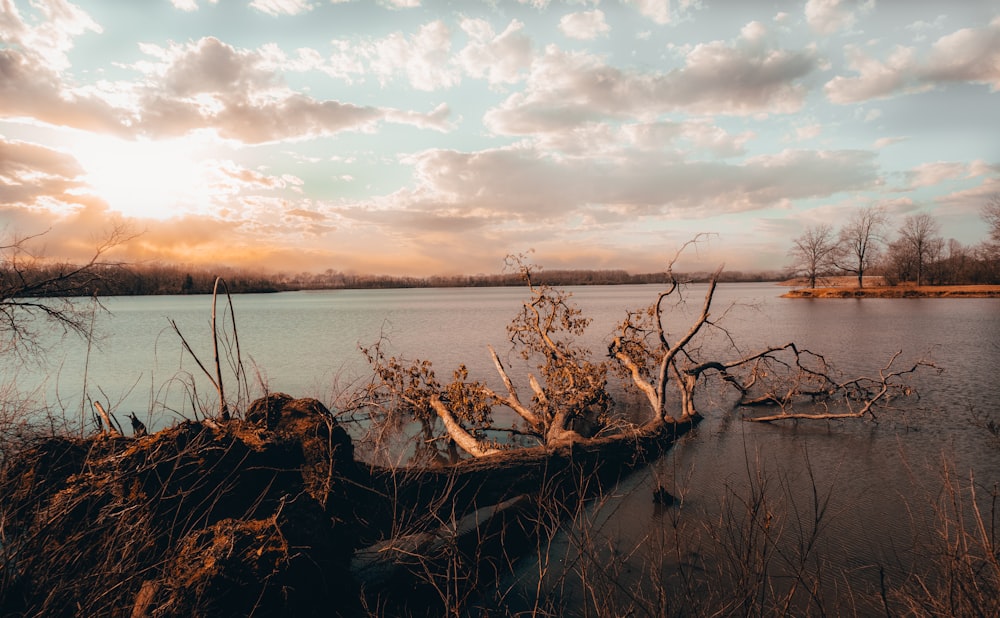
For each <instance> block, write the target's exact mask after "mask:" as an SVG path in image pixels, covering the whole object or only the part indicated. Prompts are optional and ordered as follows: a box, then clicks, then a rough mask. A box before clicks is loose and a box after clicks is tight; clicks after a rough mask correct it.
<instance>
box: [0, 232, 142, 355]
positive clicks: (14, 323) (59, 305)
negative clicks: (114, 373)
mask: <svg viewBox="0 0 1000 618" xmlns="http://www.w3.org/2000/svg"><path fill="white" fill-rule="evenodd" d="M46 233H47V232H43V233H41V234H35V235H30V236H14V237H12V238H11V239H10V240H9V241H7V242H6V243H5V244H3V245H0V352H14V353H15V354H18V355H22V356H23V355H25V354H27V353H30V352H32V351H36V350H37V349H38V336H39V327H40V325H39V323H40V322H41V324H43V325H45V326H49V325H52V326H56V327H60V328H62V329H63V330H65V331H68V332H73V333H76V334H79V335H82V336H85V337H86V336H89V330H90V321H91V319H90V317H91V316H90V312H89V311H88V308H87V307H86V306H85V305H83V304H81V303H79V302H73V301H72V300H71V298H72V297H81V296H82V297H88V296H93V295H94V294H95V292H96V289H97V285H98V283H99V282H100V281H101V280H102V278H103V276H104V274H105V272H106V271H107V270H108V269H109V268H110V267H112V266H120V264H119V263H112V262H108V261H105V260H104V257H105V255H106V254H107V253H108V252H109V251H110V250H111V249H113V248H114V247H116V246H118V245H120V244H122V243H124V242H126V241H127V240H128V239H129V238H131V234H130V232H129V230H128V229H127V228H125V227H123V226H120V225H116V226H115V227H113V228H112V229H111V231H110V232H108V233H107V235H106V236H105V237H104V238H103V239H102V240H100V241H98V242H96V243H95V246H94V250H93V252H92V253H91V255H90V257H89V258H88V259H87V260H86V261H85V262H83V263H80V264H71V263H68V262H60V261H54V260H49V259H46V258H45V257H44V256H43V255H42V254H41V252H40V251H37V250H36V249H35V244H36V243H37V242H38V241H39V240H40V239H41V238H42V237H44V235H45V234H46Z"/></svg>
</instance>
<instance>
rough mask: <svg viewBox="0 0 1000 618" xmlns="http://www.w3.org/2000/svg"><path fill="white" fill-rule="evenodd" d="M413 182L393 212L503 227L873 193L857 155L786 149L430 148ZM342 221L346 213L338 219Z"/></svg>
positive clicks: (867, 161)
mask: <svg viewBox="0 0 1000 618" xmlns="http://www.w3.org/2000/svg"><path fill="white" fill-rule="evenodd" d="M407 162H409V163H411V164H412V165H413V166H414V170H415V171H414V176H415V180H416V184H415V186H414V187H413V188H412V189H407V190H405V191H401V192H399V193H397V194H394V195H393V196H392V197H391V200H390V201H391V204H392V205H393V209H398V210H406V211H408V212H411V213H419V214H420V215H421V216H425V217H428V218H436V217H438V216H444V217H453V216H454V215H455V213H456V212H459V213H462V214H463V216H469V217H474V220H476V221H487V220H494V219H500V220H503V221H506V222H507V224H508V225H514V224H518V223H520V224H523V225H530V226H544V225H556V224H564V223H565V222H566V220H567V219H568V218H570V217H579V216H581V213H583V216H590V217H594V218H601V217H608V216H611V217H618V216H629V217H632V216H644V215H667V216H672V215H678V214H680V213H684V214H685V216H700V217H704V216H712V215H716V214H722V213H730V212H739V211H748V210H757V209H761V208H767V207H774V206H776V205H781V204H782V203H785V202H787V201H788V200H793V199H801V198H813V197H826V196H829V195H832V194H835V193H838V192H842V191H852V190H857V189H862V188H867V187H871V186H873V185H874V184H875V183H876V182H877V180H878V173H877V168H876V166H875V156H874V155H873V154H872V153H870V152H864V151H805V150H786V151H782V152H781V153H779V154H776V155H768V156H757V157H751V158H749V159H747V160H745V161H743V162H741V163H738V164H727V163H722V162H718V161H683V160H677V159H676V158H670V157H666V158H658V157H655V156H648V154H647V155H646V156H641V157H640V156H635V157H625V158H620V159H609V160H598V159H586V158H579V159H577V158H573V159H567V158H557V157H553V156H549V155H546V154H544V153H543V152H541V151H538V150H535V149H532V148H504V149H493V150H486V151H480V152H473V153H463V152H457V151H452V150H433V151H427V152H424V153H420V154H418V155H414V156H413V157H411V158H410V159H408V161H407ZM345 216H350V215H349V214H347V213H345Z"/></svg>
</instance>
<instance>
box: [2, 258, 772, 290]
mask: <svg viewBox="0 0 1000 618" xmlns="http://www.w3.org/2000/svg"><path fill="white" fill-rule="evenodd" d="M72 270H73V267H72V266H71V265H66V264H50V265H44V264H38V265H35V266H34V267H33V268H31V269H29V270H26V271H25V270H20V271H18V272H17V273H14V272H12V271H10V270H9V269H7V268H4V267H0V281H11V280H12V278H14V277H17V278H27V279H29V280H34V281H45V280H47V279H52V280H57V279H60V278H61V277H63V276H64V275H65V273H68V272H71V271H72ZM710 276H711V273H708V272H703V273H691V274H687V275H681V278H682V279H683V280H686V281H691V282H702V281H708V279H709V277H710ZM786 276H787V274H785V273H775V272H761V273H742V272H738V271H733V272H724V273H722V275H721V277H720V281H723V282H738V281H777V280H782V279H783V278H785V277H786ZM86 277H87V279H86V282H81V284H80V285H76V286H67V285H66V281H60V284H59V285H57V286H52V287H51V288H47V287H45V286H42V287H32V288H31V289H32V295H33V296H47V295H52V296H56V295H58V296H64V295H65V292H66V290H72V292H71V293H72V294H73V295H78V296H84V295H86V296H89V295H93V294H97V295H99V296H154V295H165V294H211V293H212V290H213V288H214V286H215V280H216V277H222V278H223V279H224V280H225V282H226V284H227V285H228V288H229V291H230V292H231V293H233V294H252V293H266V292H282V291H292V290H338V289H390V288H444V287H504V286H519V285H524V281H523V280H522V279H521V277H520V275H519V274H516V273H506V274H494V275H486V274H477V275H453V276H431V277H402V276H391V275H358V274H349V273H342V272H338V271H333V270H327V271H326V272H324V273H299V274H296V275H288V274H264V273H259V272H253V271H248V270H240V269H233V268H218V269H207V268H203V267H187V266H176V265H164V264H141V265H118V264H115V265H95V266H92V267H91V268H89V269H87V270H86ZM533 281H534V282H535V283H536V284H544V285H554V286H573V285H629V284H643V283H665V282H666V281H667V275H666V274H665V273H646V274H629V273H628V272H626V271H624V270H540V271H538V272H536V273H534V275H533Z"/></svg>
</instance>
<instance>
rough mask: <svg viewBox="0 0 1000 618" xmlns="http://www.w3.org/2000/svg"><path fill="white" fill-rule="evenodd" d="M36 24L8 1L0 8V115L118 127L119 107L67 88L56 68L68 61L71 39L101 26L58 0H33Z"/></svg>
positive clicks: (99, 127)
mask: <svg viewBox="0 0 1000 618" xmlns="http://www.w3.org/2000/svg"><path fill="white" fill-rule="evenodd" d="M34 6H35V7H36V8H37V9H38V10H39V11H40V13H41V16H42V17H43V19H41V20H40V21H39V22H38V23H37V25H31V24H28V23H27V22H25V21H24V19H23V18H22V17H21V15H20V13H19V12H18V10H17V6H16V5H15V4H13V2H9V1H7V2H4V4H3V10H0V43H3V44H4V45H5V47H2V48H0V118H34V119H36V120H38V121H40V122H44V123H48V124H52V125H57V126H69V127H75V128H79V129H86V130H98V131H119V132H120V131H122V130H123V128H122V118H123V116H124V114H123V113H122V111H121V110H118V109H116V108H115V107H114V106H112V105H110V104H108V103H107V102H105V101H104V100H103V99H102V98H101V97H100V96H97V95H96V94H95V93H93V92H90V91H87V90H84V89H80V88H73V87H71V86H70V85H68V84H67V83H65V82H64V80H63V78H62V77H61V75H60V72H61V71H63V70H65V69H67V68H68V67H69V66H70V62H69V58H68V55H67V54H68V53H69V51H70V50H71V49H72V48H73V43H74V39H75V38H76V37H78V36H80V35H82V34H84V33H86V32H98V33H99V32H101V27H100V26H99V25H98V24H97V23H96V22H94V20H93V19H92V18H91V17H90V16H89V15H87V13H85V12H84V11H82V10H81V9H80V8H78V7H76V6H75V5H72V4H70V3H68V2H64V1H63V0H49V1H48V2H37V3H34Z"/></svg>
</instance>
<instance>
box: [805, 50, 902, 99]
mask: <svg viewBox="0 0 1000 618" xmlns="http://www.w3.org/2000/svg"><path fill="white" fill-rule="evenodd" d="M845 53H846V54H847V58H848V66H849V67H850V69H851V70H853V71H855V72H856V73H857V75H856V76H855V77H843V76H840V75H838V76H836V77H834V78H833V79H831V80H830V81H829V82H827V83H826V85H825V86H824V90H825V92H826V96H827V97H828V98H829V99H830V100H831V101H833V102H834V103H840V104H846V103H858V102H861V101H867V100H869V99H878V98H882V97H886V96H888V95H890V94H893V93H895V92H897V91H900V90H903V89H904V88H910V89H914V88H915V85H913V84H908V81H909V80H908V73H909V72H910V71H911V69H912V67H913V63H914V50H913V49H912V48H909V47H896V49H895V50H893V52H892V53H891V54H890V55H889V57H888V58H887V59H886V60H885V61H884V62H882V61H879V60H876V59H874V58H870V57H868V56H867V55H866V54H865V53H864V52H863V51H862V50H861V49H859V48H858V47H856V46H853V45H851V46H848V47H846V48H845Z"/></svg>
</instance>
